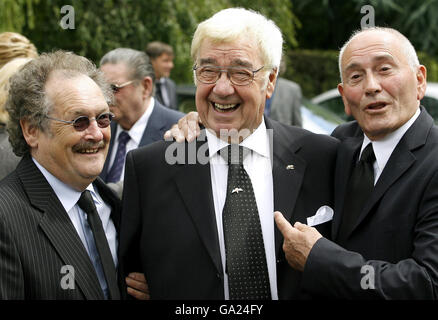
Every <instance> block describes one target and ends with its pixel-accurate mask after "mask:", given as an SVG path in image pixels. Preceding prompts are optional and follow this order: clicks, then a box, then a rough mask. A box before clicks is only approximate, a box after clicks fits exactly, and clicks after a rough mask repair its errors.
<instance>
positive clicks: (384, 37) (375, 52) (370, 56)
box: [341, 30, 407, 70]
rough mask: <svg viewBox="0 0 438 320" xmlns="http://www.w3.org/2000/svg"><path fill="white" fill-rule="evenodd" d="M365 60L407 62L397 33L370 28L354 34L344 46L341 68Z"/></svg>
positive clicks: (346, 67)
mask: <svg viewBox="0 0 438 320" xmlns="http://www.w3.org/2000/svg"><path fill="white" fill-rule="evenodd" d="M365 60H370V61H374V60H375V61H382V60H394V61H396V62H400V63H407V57H406V56H405V54H403V41H402V39H400V37H398V36H397V35H395V34H393V33H390V32H387V31H382V30H370V31H365V32H362V33H359V34H358V35H356V36H355V37H354V38H353V39H352V40H351V41H350V43H349V44H348V45H347V47H346V48H345V51H344V53H343V56H342V61H341V63H342V70H346V69H348V68H351V66H352V64H357V63H360V62H363V61H365Z"/></svg>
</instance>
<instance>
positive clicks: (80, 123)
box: [46, 112, 114, 131]
mask: <svg viewBox="0 0 438 320" xmlns="http://www.w3.org/2000/svg"><path fill="white" fill-rule="evenodd" d="M113 117H114V115H113V114H112V113H110V112H108V113H102V114H101V115H99V116H97V117H96V118H89V117H87V116H80V117H77V118H76V119H74V120H73V121H67V120H61V119H56V118H52V117H49V116H46V118H47V119H50V120H55V121H60V122H64V123H67V124H71V125H72V126H73V128H75V130H76V131H84V130H86V129H87V128H88V127H89V126H90V122H91V120H96V122H97V125H98V126H99V128H106V127H108V126H109V125H110V123H111V120H112V119H113Z"/></svg>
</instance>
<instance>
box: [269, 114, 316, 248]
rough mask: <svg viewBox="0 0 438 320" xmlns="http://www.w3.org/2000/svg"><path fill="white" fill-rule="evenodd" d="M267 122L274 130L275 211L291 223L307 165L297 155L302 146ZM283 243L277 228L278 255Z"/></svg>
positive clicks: (273, 175) (273, 124)
mask: <svg viewBox="0 0 438 320" xmlns="http://www.w3.org/2000/svg"><path fill="white" fill-rule="evenodd" d="M265 122H266V128H267V129H268V130H269V129H272V132H273V139H272V144H271V148H273V149H272V155H273V159H272V178H273V189H274V190H273V192H274V211H281V213H282V214H283V215H284V217H285V218H286V219H287V220H288V221H291V219H292V218H293V209H294V208H295V204H296V201H297V198H298V195H299V193H300V190H301V185H302V183H303V178H304V172H305V171H306V165H307V164H306V161H305V160H304V159H302V158H301V157H299V156H298V155H297V154H296V152H297V151H298V150H299V149H300V147H301V146H300V145H299V144H297V143H295V142H294V137H283V136H281V135H280V134H279V133H278V131H277V130H276V128H275V127H276V124H275V123H274V122H272V121H270V120H269V119H268V118H265ZM268 132H270V131H268ZM292 166H293V167H292ZM292 168H293V169H292ZM282 243H283V236H282V235H281V232H280V230H278V228H277V227H275V250H276V252H277V253H278V250H280V246H281V244H282Z"/></svg>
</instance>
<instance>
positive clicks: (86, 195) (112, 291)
mask: <svg viewBox="0 0 438 320" xmlns="http://www.w3.org/2000/svg"><path fill="white" fill-rule="evenodd" d="M78 205H79V207H80V208H81V209H82V210H83V211H84V212H85V213H87V221H88V224H89V226H90V229H91V230H92V232H93V237H94V244H95V247H96V248H97V252H98V254H99V257H100V261H99V259H98V258H99V257H91V259H92V260H93V264H94V265H95V269H96V273H99V272H102V269H103V273H104V275H105V280H106V285H107V288H108V290H109V297H108V298H110V299H112V300H119V299H120V291H119V287H118V286H117V275H116V267H115V266H114V260H113V257H112V255H111V250H110V248H109V245H108V240H107V238H106V235H105V232H104V230H103V227H102V221H101V220H100V217H99V214H98V213H97V209H96V206H95V205H94V201H93V198H92V196H91V193H90V191H88V190H85V191H84V192H82V194H81V197H80V198H79V201H78ZM88 241H93V239H88ZM99 263H100V265H99ZM104 287H105V286H104ZM104 294H105V291H104ZM105 296H107V294H105Z"/></svg>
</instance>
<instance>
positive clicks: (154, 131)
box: [139, 100, 166, 147]
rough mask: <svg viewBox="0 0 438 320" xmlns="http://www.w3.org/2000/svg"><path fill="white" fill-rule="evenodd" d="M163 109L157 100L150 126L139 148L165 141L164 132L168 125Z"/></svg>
mask: <svg viewBox="0 0 438 320" xmlns="http://www.w3.org/2000/svg"><path fill="white" fill-rule="evenodd" d="M161 108H164V107H162V106H161V105H160V104H159V103H158V101H156V100H155V105H154V110H153V111H152V113H151V115H150V118H149V120H148V124H147V126H146V128H145V130H144V132H143V136H142V137H141V141H140V144H139V147H141V146H145V145H148V144H150V143H152V142H154V141H159V140H163V137H162V132H163V130H164V127H165V125H166V124H165V120H164V118H163V112H162V110H161Z"/></svg>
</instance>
